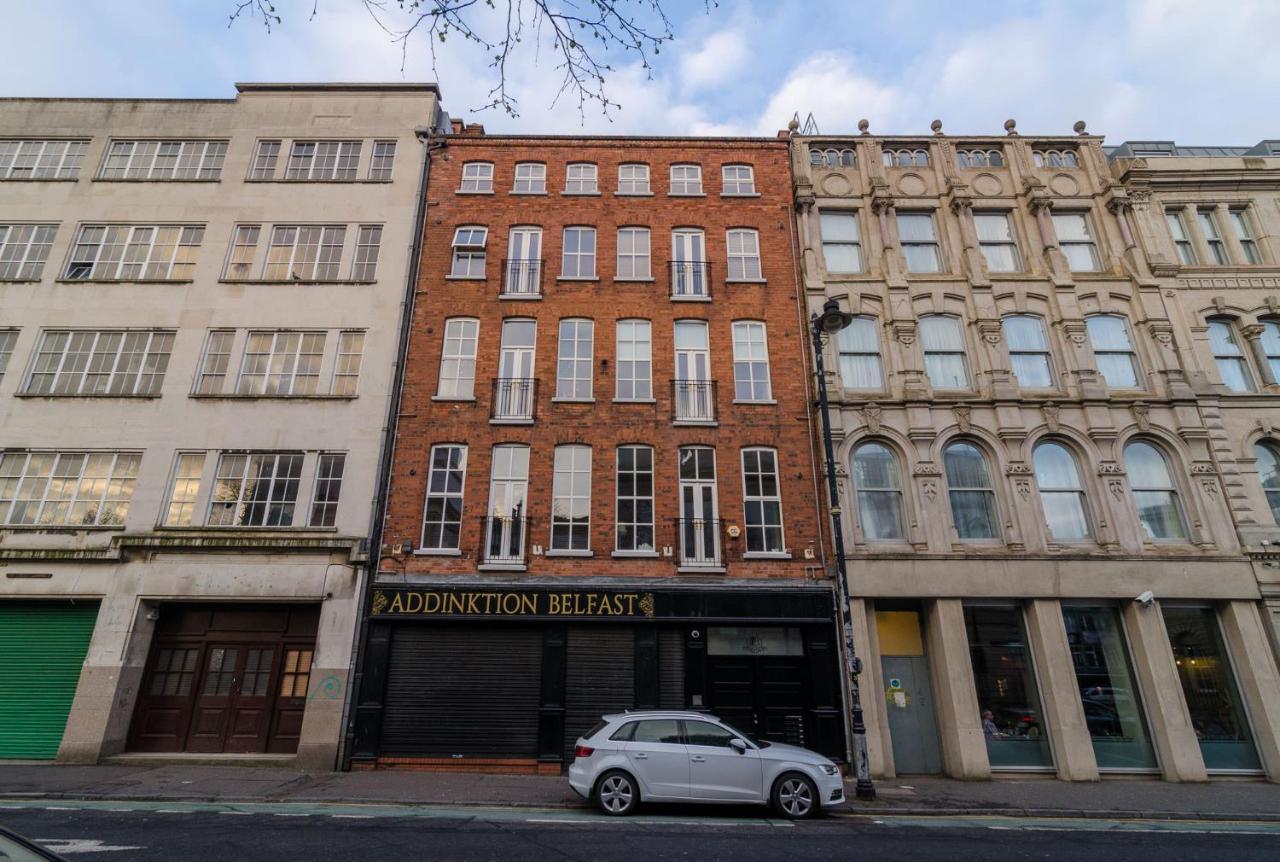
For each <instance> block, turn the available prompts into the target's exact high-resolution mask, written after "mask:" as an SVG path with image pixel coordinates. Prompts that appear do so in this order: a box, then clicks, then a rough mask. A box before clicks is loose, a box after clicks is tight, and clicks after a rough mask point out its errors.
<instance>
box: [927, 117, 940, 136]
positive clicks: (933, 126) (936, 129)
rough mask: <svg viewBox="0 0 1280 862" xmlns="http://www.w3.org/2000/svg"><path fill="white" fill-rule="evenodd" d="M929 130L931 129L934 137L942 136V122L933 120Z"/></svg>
mask: <svg viewBox="0 0 1280 862" xmlns="http://www.w3.org/2000/svg"><path fill="white" fill-rule="evenodd" d="M929 128H931V129H933V133H934V134H935V135H940V134H942V120H934V121H933V122H932V123H930V124H929Z"/></svg>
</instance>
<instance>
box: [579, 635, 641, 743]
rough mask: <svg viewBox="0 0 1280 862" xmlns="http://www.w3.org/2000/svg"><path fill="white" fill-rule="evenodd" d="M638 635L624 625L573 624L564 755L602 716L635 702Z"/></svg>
mask: <svg viewBox="0 0 1280 862" xmlns="http://www.w3.org/2000/svg"><path fill="white" fill-rule="evenodd" d="M635 652H636V635H635V631H634V630H632V629H630V628H625V627H620V626H572V627H570V628H569V644H568V650H567V656H568V672H567V675H566V679H565V696H564V758H565V760H566V761H569V760H572V759H573V747H574V743H575V742H577V740H578V737H580V736H582V734H584V733H586V732H587V731H588V730H590V729H591V728H592V727H594V726H595V724H596V722H598V721H599V720H600V716H602V715H607V714H608V713H611V712H621V711H622V710H624V709H630V708H631V707H633V706H635V702H636V700H635V698H636V691H635V670H636V658H635Z"/></svg>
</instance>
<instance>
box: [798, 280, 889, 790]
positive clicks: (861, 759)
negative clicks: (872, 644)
mask: <svg viewBox="0 0 1280 862" xmlns="http://www.w3.org/2000/svg"><path fill="white" fill-rule="evenodd" d="M810 321H811V323H812V324H813V355H814V358H815V359H816V361H817V372H818V408H819V410H820V412H821V414H822V445H823V448H824V449H825V451H826V456H827V492H828V494H830V496H831V531H832V534H833V535H834V536H835V552H836V601H837V602H838V603H839V605H840V622H841V625H842V626H843V629H844V663H845V674H844V680H843V685H842V686H841V688H842V689H843V690H844V692H843V693H844V695H845V698H846V700H845V702H846V703H847V704H848V708H849V729H850V731H851V734H852V736H853V752H852V754H853V766H854V775H855V776H856V778H857V783H856V784H855V785H854V796H856V797H857V798H858V799H875V798H876V788H875V785H874V784H872V783H871V764H870V762H869V761H868V760H867V727H866V725H865V724H864V723H863V720H862V697H861V695H860V693H859V691H858V674H859V673H860V672H861V670H862V660H861V659H859V658H858V657H857V654H856V653H855V652H854V649H853V617H852V615H851V613H850V611H849V577H848V574H847V573H846V572H845V565H844V533H843V531H842V530H841V527H840V495H839V492H838V491H837V489H836V459H835V451H834V448H835V447H834V446H833V445H832V443H831V408H830V406H829V405H828V403H827V376H826V370H825V367H826V366H825V363H824V362H823V359H822V345H823V342H824V341H825V340H826V338H828V337H829V336H831V335H834V334H835V333H837V332H839V331H840V330H842V329H844V328H846V327H847V326H848V325H849V324H850V323H851V322H852V321H853V315H852V314H849V313H848V312H845V311H841V310H840V304H839V303H837V302H836V301H835V300H834V299H828V300H827V301H826V304H824V305H823V306H822V314H814V315H812V316H811V318H810Z"/></svg>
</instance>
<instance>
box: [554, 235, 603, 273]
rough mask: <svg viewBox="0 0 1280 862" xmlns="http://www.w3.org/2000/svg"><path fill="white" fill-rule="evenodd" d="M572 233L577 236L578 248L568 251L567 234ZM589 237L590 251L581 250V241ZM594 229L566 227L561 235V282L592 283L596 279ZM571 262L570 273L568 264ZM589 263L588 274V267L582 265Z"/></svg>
mask: <svg viewBox="0 0 1280 862" xmlns="http://www.w3.org/2000/svg"><path fill="white" fill-rule="evenodd" d="M571 231H572V232H574V233H576V234H577V235H578V248H577V250H575V251H570V250H569V233H570V232H571ZM588 236H589V237H591V251H583V250H582V245H583V243H582V240H583V239H585V238H586V237H588ZM597 239H598V237H597V236H596V229H595V228H594V227H591V226H589V225H567V226H565V229H564V233H563V234H562V235H561V245H560V278H561V279H562V280H582V281H594V280H595V277H596V253H597V251H598V250H599V243H598V242H597ZM570 261H573V272H572V273H571V272H570V267H569V262H570ZM587 261H590V263H591V266H590V267H589V270H590V271H589V272H588V271H586V270H587V269H588V267H585V266H584V263H586V262H587Z"/></svg>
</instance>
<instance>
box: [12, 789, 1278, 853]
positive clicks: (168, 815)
mask: <svg viewBox="0 0 1280 862" xmlns="http://www.w3.org/2000/svg"><path fill="white" fill-rule="evenodd" d="M0 824H3V825H5V826H7V827H8V828H10V829H13V830H14V831H17V832H19V833H21V834H24V835H26V836H28V837H30V838H35V839H37V840H39V841H41V842H42V843H44V844H46V846H48V847H50V848H51V849H54V850H56V851H58V852H59V853H62V854H63V855H64V856H66V858H67V859H68V860H72V862H75V860H92V862H111V860H175V859H176V860H182V862H205V860H219V862H224V860H236V862H240V860H245V862H256V860H271V862H287V860H306V862H327V860H365V859H368V860H378V862H392V860H413V859H431V860H445V859H501V860H503V862H513V860H524V859H572V860H605V859H645V860H650V859H697V860H716V859H726V860H728V859H732V860H735V862H737V860H779V859H817V860H824V859H849V858H855V857H857V858H860V859H903V858H908V857H909V858H913V859H921V858H923V859H946V860H966V859H974V860H982V862H993V860H1004V859H1020V858H1036V859H1086V858H1091V859H1093V860H1097V859H1113V860H1119V859H1126V860H1128V859H1159V860H1161V862H1174V860H1181V859H1186V860H1196V862H1200V860H1204V859H1206V858H1209V859H1213V858H1230V859H1231V860H1232V862H1244V860H1252V859H1259V860H1261V859H1266V860H1269V862H1273V860H1275V859H1277V858H1280V824H1254V823H1186V822H1172V823H1158V822H1151V821H1137V822H1135V821H1108V820H1092V821H1081V820H1025V819H1013V818H978V817H973V818H887V817H886V818H869V817H851V816H837V817H825V818H822V819H821V820H817V821H812V822H807V823H799V824H791V823H787V822H785V821H779V820H773V819H770V818H769V817H768V816H767V815H766V814H763V813H759V812H756V811H754V810H745V811H744V810H727V811H725V810H714V811H713V810H710V809H705V808H703V809H697V808H693V809H690V808H676V809H661V810H656V811H649V812H644V813H643V814H642V815H641V816H638V817H635V818H627V819H624V820H617V819H612V818H605V817H602V816H597V815H595V814H591V813H588V812H584V811H565V810H563V809H557V810H535V809H470V808H458V807H444V806H438V807H425V808H414V809H404V808H395V807H391V806H320V805H300V804H278V805H270V804H254V805H250V804H238V805H237V804H221V803H209V804H198V803H192V804H166V803H96V804H91V803H77V802H60V801H39V802H30V803H24V802H16V801H13V800H4V801H2V802H0Z"/></svg>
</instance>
